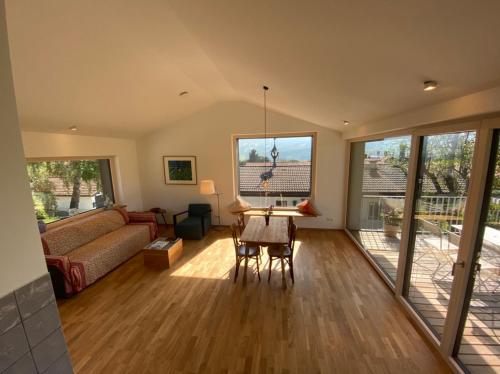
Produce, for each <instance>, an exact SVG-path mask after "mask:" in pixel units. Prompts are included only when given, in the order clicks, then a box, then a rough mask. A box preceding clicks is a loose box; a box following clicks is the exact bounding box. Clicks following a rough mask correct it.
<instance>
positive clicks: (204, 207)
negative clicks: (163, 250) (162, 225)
mask: <svg viewBox="0 0 500 374" xmlns="http://www.w3.org/2000/svg"><path fill="white" fill-rule="evenodd" d="M186 213H187V218H186V219H184V220H182V221H178V219H179V216H181V215H184V214H186ZM173 218H174V232H175V236H177V237H179V238H182V239H198V240H199V239H202V238H203V236H204V235H205V234H206V233H207V231H208V229H209V227H210V225H211V224H212V207H211V206H210V204H189V207H188V210H185V211H183V212H180V213H177V214H174V215H173Z"/></svg>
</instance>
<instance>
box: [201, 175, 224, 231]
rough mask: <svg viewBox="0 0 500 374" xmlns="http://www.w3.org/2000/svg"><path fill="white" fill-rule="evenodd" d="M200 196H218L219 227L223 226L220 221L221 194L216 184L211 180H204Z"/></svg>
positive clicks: (217, 215)
mask: <svg viewBox="0 0 500 374" xmlns="http://www.w3.org/2000/svg"><path fill="white" fill-rule="evenodd" d="M200 194H202V195H217V214H216V215H215V216H216V217H217V220H218V223H219V226H220V225H221V221H220V195H221V194H220V193H219V192H217V190H216V189H215V183H214V181H213V180H211V179H207V180H202V181H201V182H200Z"/></svg>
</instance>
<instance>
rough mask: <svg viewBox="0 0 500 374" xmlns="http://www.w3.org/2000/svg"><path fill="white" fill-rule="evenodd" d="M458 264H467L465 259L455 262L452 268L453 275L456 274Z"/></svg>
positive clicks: (461, 265)
mask: <svg viewBox="0 0 500 374" xmlns="http://www.w3.org/2000/svg"><path fill="white" fill-rule="evenodd" d="M457 266H460V267H462V268H463V267H464V266H465V261H458V262H454V263H453V266H452V268H451V275H452V276H455V269H456V267H457Z"/></svg>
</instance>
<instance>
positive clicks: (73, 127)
mask: <svg viewBox="0 0 500 374" xmlns="http://www.w3.org/2000/svg"><path fill="white" fill-rule="evenodd" d="M68 130H71V131H77V130H78V127H76V126H70V127H68Z"/></svg>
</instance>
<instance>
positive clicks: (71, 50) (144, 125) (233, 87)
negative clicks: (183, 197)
mask: <svg viewBox="0 0 500 374" xmlns="http://www.w3.org/2000/svg"><path fill="white" fill-rule="evenodd" d="M6 5H7V25H8V31H9V41H10V47H11V59H12V68H13V73H14V85H15V89H16V96H17V103H18V109H19V116H20V123H21V127H22V128H23V129H27V130H37V131H52V132H67V131H68V130H67V128H68V127H69V126H73V125H76V126H78V128H79V133H82V134H92V135H109V136H122V137H135V136H140V135H142V134H145V133H147V132H149V131H152V130H154V129H156V128H159V127H162V126H168V125H169V123H172V122H173V121H175V120H177V119H179V118H182V117H184V116H187V115H189V114H191V113H193V112H195V111H198V110H200V109H201V108H203V107H206V106H209V105H212V104H214V103H215V102H218V101H228V100H243V101H249V102H252V103H256V104H258V105H261V104H262V91H261V86H262V84H263V83H265V84H267V85H269V86H270V87H271V91H270V93H269V100H268V102H269V106H270V108H271V109H274V110H277V111H279V112H282V113H284V114H287V115H290V116H293V117H297V118H301V119H304V120H306V121H309V122H312V123H315V124H318V125H321V126H325V127H329V128H333V129H337V130H339V131H344V130H346V127H344V126H343V120H344V119H347V120H349V121H351V123H352V125H351V126H354V127H355V126H362V125H366V124H367V123H370V122H372V121H376V120H380V119H381V118H384V117H389V116H391V115H394V114H397V113H401V112H405V111H408V110H412V109H415V108H420V107H423V106H426V105H431V104H436V103H438V102H441V101H444V100H449V99H452V98H455V97H460V96H463V95H466V94H469V93H472V92H476V91H480V90H483V89H487V88H490V87H493V86H496V85H498V84H500V68H499V66H500V43H499V42H498V36H499V35H500V22H498V14H500V2H498V1H494V0H490V1H488V0H486V1H481V2H474V1H465V0H453V1H452V0H440V1H435V0H420V1H416V0H415V1H393V0H387V1H384V0H380V1H368V0H366V1H356V2H353V1H348V0H342V1H327V0H315V1H298V0H297V1H291V0H252V1H239V0H236V1H235V0H210V1H201V0H199V1H186V0H171V1H165V0H142V1H138V0H135V1H132V0H72V1H67V0H44V1H31V0H7V1H6ZM426 79H435V80H438V81H439V82H440V87H439V89H438V90H436V91H433V92H424V91H423V90H422V86H421V84H422V81H424V80H426ZM184 90H186V91H189V94H188V95H185V96H181V97H180V96H178V94H179V92H181V91H184Z"/></svg>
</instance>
